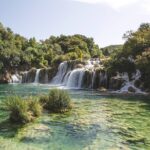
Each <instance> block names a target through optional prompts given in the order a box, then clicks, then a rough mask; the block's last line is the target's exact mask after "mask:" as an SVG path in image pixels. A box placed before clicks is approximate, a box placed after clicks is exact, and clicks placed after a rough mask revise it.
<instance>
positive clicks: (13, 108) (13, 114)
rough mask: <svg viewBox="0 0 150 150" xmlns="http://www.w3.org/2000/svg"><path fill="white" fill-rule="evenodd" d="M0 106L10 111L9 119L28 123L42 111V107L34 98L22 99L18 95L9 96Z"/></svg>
mask: <svg viewBox="0 0 150 150" xmlns="http://www.w3.org/2000/svg"><path fill="white" fill-rule="evenodd" d="M2 108H3V109H4V110H6V111H9V112H10V116H9V118H10V121H12V122H14V123H28V122H30V121H32V120H33V119H34V118H35V117H37V116H39V115H40V114H41V112H42V107H41V106H40V104H39V102H38V101H36V100H32V99H31V98H30V99H29V100H24V99H22V98H21V97H19V96H12V97H9V98H8V99H7V100H4V101H3V102H2Z"/></svg>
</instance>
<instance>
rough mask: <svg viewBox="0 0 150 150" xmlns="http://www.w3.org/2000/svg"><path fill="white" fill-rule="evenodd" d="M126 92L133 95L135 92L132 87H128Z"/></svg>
mask: <svg viewBox="0 0 150 150" xmlns="http://www.w3.org/2000/svg"><path fill="white" fill-rule="evenodd" d="M128 91H129V92H131V93H135V92H136V90H135V89H134V88H133V87H132V86H130V87H129V88H128Z"/></svg>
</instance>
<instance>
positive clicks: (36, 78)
mask: <svg viewBox="0 0 150 150" xmlns="http://www.w3.org/2000/svg"><path fill="white" fill-rule="evenodd" d="M40 70H41V69H37V70H36V74H35V80H34V83H39V73H40Z"/></svg>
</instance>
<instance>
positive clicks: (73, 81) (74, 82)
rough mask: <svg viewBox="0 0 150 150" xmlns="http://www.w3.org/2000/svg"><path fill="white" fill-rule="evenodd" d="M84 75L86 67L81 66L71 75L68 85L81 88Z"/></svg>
mask: <svg viewBox="0 0 150 150" xmlns="http://www.w3.org/2000/svg"><path fill="white" fill-rule="evenodd" d="M83 76H84V69H82V68H79V69H75V70H73V71H72V72H71V73H70V75H69V78H68V81H67V87H72V88H81V85H82V79H83Z"/></svg>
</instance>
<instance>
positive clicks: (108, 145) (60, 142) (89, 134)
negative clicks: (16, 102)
mask: <svg viewBox="0 0 150 150" xmlns="http://www.w3.org/2000/svg"><path fill="white" fill-rule="evenodd" d="M49 88H50V87H49V86H46V85H45V86H44V85H40V86H36V85H5V86H4V87H0V93H1V95H0V97H1V99H4V98H5V97H6V96H7V95H11V93H18V94H20V95H22V96H27V95H36V94H38V93H39V92H42V93H47V92H48V89H49ZM4 89H5V93H3V92H1V91H2V90H4ZM7 91H8V92H7ZM28 91H29V92H30V94H28ZM69 92H70V94H71V96H72V99H73V102H74V107H73V109H72V111H71V112H67V113H64V114H43V115H42V116H41V117H40V118H38V119H37V120H35V122H33V123H30V124H27V125H25V126H17V125H12V124H10V123H9V122H7V119H8V117H7V113H5V112H3V111H2V110H1V111H0V149H2V150H17V149H18V150H27V149H32V150H34V149H35V150H101V149H102V150H112V149H115V150H116V149H118V150H120V149H123V150H127V149H131V150H132V149H133V150H134V149H135V150H141V149H142V150H147V149H150V104H149V103H148V102H147V101H146V102H145V101H143V100H142V101H141V100H137V99H136V98H134V99H132V98H131V99H130V98H129V99H124V98H115V97H104V96H100V95H99V93H96V92H94V91H69Z"/></svg>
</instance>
